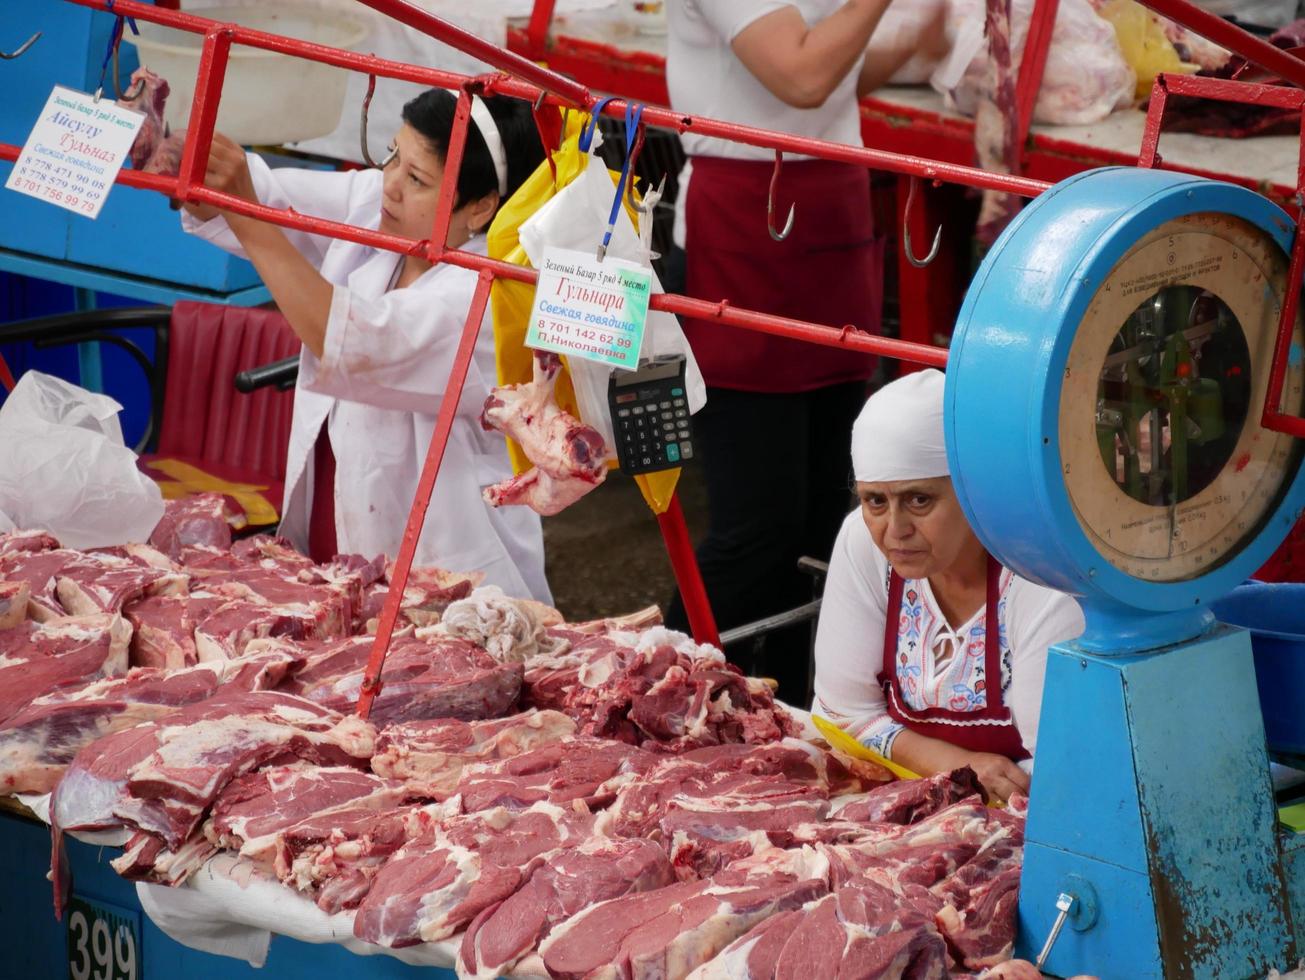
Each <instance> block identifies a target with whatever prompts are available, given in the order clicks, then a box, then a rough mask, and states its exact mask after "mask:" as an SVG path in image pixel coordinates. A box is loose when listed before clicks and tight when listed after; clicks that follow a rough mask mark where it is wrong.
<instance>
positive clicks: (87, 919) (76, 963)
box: [68, 895, 145, 980]
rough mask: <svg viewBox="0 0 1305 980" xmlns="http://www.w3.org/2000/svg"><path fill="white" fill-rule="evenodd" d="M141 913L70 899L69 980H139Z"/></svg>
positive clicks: (94, 902) (75, 897)
mask: <svg viewBox="0 0 1305 980" xmlns="http://www.w3.org/2000/svg"><path fill="white" fill-rule="evenodd" d="M140 915H141V914H140V911H139V910H134V911H133V910H132V909H124V908H121V907H120V906H117V905H110V904H109V903H108V902H99V901H96V900H94V899H90V898H83V897H81V896H76V895H75V896H73V899H72V901H71V902H70V903H69V905H68V978H69V980H141V978H142V977H143V976H144V975H145V974H144V969H143V967H142V965H141V963H142V960H141V945H140V924H141V923H140Z"/></svg>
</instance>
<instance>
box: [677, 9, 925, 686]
mask: <svg viewBox="0 0 1305 980" xmlns="http://www.w3.org/2000/svg"><path fill="white" fill-rule="evenodd" d="M888 4H889V0H669V2H668V3H667V18H668V34H669V36H668V51H667V69H666V70H667V83H668V86H669V90H670V99H671V105H672V106H673V107H674V108H675V110H676V111H677V112H682V113H685V114H687V115H701V116H707V117H710V118H714V119H721V120H725V121H727V122H735V123H743V124H746V125H751V126H760V127H763V128H766V129H773V130H779V131H782V132H786V133H792V134H795V135H799V136H808V137H814V138H818V139H823V140H829V141H832V142H836V143H844V144H851V145H857V146H859V145H860V144H861V124H860V113H859V111H858V108H857V97H858V95H859V94H861V93H864V92H867V91H869V90H870V89H872V88H874V87H876V86H877V85H879V84H881V83H882V82H883V81H885V80H886V79H887V78H888V77H889V76H890V75H891V74H892V72H893V71H895V70H896V69H897V68H898V67H899V66H900V65H901V64H902V63H904V62H905V61H906V60H907V59H908V58H909V57H910V56H911V54H912V53H914V51H915V50H916V48H917V46H918V45H919V44H920V43H923V41H922V38H921V37H911V36H906V35H902V36H899V43H898V46H897V47H896V48H893V47H892V46H891V45H888V46H886V49H878V48H877V49H876V56H875V57H874V58H867V57H866V46H867V43H868V42H869V40H870V37H871V35H872V33H873V32H874V30H875V27H876V25H877V24H878V22H879V19H880V17H881V16H882V14H883V12H884V11H885V10H886V9H887V8H888ZM922 30H923V28H922ZM941 33H942V32H941V31H938V32H937V34H938V36H939V37H941ZM906 34H907V35H909V32H906ZM925 40H928V39H925ZM682 141H683V145H684V149H685V152H686V153H687V154H688V155H689V158H690V162H691V163H692V168H693V176H692V180H691V181H689V183H688V187H687V191H686V190H685V189H684V188H683V187H682V188H681V196H682V198H683V199H684V211H685V215H684V216H685V245H684V258H685V292H686V293H687V294H688V295H690V296H693V297H696V298H699V299H703V300H707V301H710V302H719V301H720V300H723V299H724V300H729V301H730V303H731V304H733V305H734V306H739V307H744V308H747V309H752V310H759V311H761V312H763V313H771V314H775V315H777V316H786V317H791V318H794V319H799V320H807V321H811V322H815V323H822V324H827V325H829V326H833V327H843V326H844V325H847V324H850V325H852V326H854V327H855V328H856V329H858V330H863V331H866V332H870V333H878V332H879V326H880V306H881V293H882V284H883V242H882V239H877V238H876V236H875V229H874V223H873V221H872V218H871V207H870V183H869V176H868V173H867V171H866V170H865V168H863V167H858V166H854V165H851V164H844V163H834V162H830V161H827V160H814V159H810V158H804V157H803V156H801V155H800V154H787V155H786V156H785V161H784V165H783V171H782V173H781V174H780V177H779V180H778V185H777V188H776V201H775V208H776V213H775V215H774V220H773V225H774V230H775V231H780V230H781V229H782V228H783V227H784V224H785V217H786V215H787V214H788V210H789V207H790V205H793V206H794V207H795V215H796V217H795V220H794V224H793V227H792V229H791V231H790V233H789V235H788V236H787V238H785V239H784V240H783V241H775V240H774V239H772V237H771V235H770V234H769V233H768V232H767V228H766V220H767V219H766V203H767V197H768V194H769V191H770V183H771V175H772V172H773V168H774V163H775V154H774V151H773V150H767V149H764V148H761V147H755V146H748V145H746V144H743V143H737V142H724V141H721V140H718V139H712V138H708V137H705V136H698V135H695V134H694V133H693V131H692V129H690V130H689V131H688V132H686V133H685V134H684V136H683V137H682ZM683 325H684V332H685V334H686V336H687V337H688V339H689V342H690V344H691V345H692V346H693V351H694V355H695V356H696V358H697V360H698V364H699V366H700V367H701V368H702V372H703V376H704V378H705V379H706V382H707V385H708V398H707V405H706V407H705V408H704V409H703V410H702V411H701V412H699V413H698V414H697V415H695V416H694V442H695V445H696V449H697V453H698V455H699V457H700V458H701V461H702V466H703V468H704V471H705V477H706V483H707V497H708V521H707V523H708V527H707V535H706V538H705V539H704V540H703V541H702V542H701V543H700V545H699V547H698V563H699V567H700V568H701V569H702V574H703V579H704V582H705V584H706V587H707V593H708V597H709V598H710V600H711V604H712V610H713V612H714V613H715V615H716V620H717V625H718V626H720V627H721V628H722V629H728V628H730V627H732V626H736V625H739V624H740V623H744V622H747V621H750V620H753V619H758V618H761V617H763V616H766V615H769V614H771V613H775V612H779V611H782V610H784V609H789V608H792V607H793V606H795V605H798V604H800V603H801V602H802V601H804V599H805V598H808V597H809V594H810V585H809V583H808V582H807V581H806V580H805V578H804V577H803V576H802V575H801V573H799V572H798V570H797V560H798V558H799V557H801V556H802V555H814V556H818V557H824V556H826V555H828V554H829V548H830V546H831V545H832V544H833V541H834V536H835V534H836V533H837V530H838V524H839V521H840V520H841V519H842V516H843V514H844V513H845V512H846V510H847V505H848V494H847V467H846V460H845V458H844V457H843V454H842V452H841V451H840V449H839V448H838V447H841V446H845V445H846V440H847V436H848V433H849V431H850V430H851V425H852V419H853V418H854V417H855V416H856V413H857V411H858V409H859V408H860V407H861V404H862V403H863V402H864V401H865V391H866V382H867V380H868V379H869V378H870V376H871V374H872V373H873V372H874V368H875V358H874V357H873V356H870V355H866V354H859V353H851V352H848V351H845V350H835V349H833V348H828V347H821V346H817V345H815V344H808V343H803V342H801V341H796V340H790V339H787V338H782V337H775V336H770V335H767V334H762V333H757V332H755V331H748V330H741V329H737V328H733V327H727V326H723V325H721V324H720V323H718V322H716V321H713V320H710V319H707V320H694V319H686V320H684V324H683ZM667 620H668V622H669V623H670V624H672V625H675V626H677V627H680V628H683V627H685V626H686V625H687V619H686V617H685V614H684V610H683V607H682V605H681V604H680V602H679V600H678V598H677V599H676V600H675V601H673V602H672V604H671V607H670V609H669V610H668V614H667ZM765 646H766V648H765V651H764V654H763V657H762V660H761V661H760V662H757V663H752V664H748V665H747V666H749V667H750V668H751V669H752V670H754V671H757V672H761V673H765V674H768V675H769V676H772V677H775V678H776V679H778V680H779V682H780V694H781V696H782V697H785V698H787V699H789V700H797V699H805V698H806V696H807V694H806V676H807V672H806V646H807V643H806V640H805V638H804V637H803V635H802V633H801V631H800V630H791V629H790V630H785V631H781V632H780V633H777V634H772V635H770V636H767V637H766V641H765ZM735 655H736V656H737V653H736V654H735Z"/></svg>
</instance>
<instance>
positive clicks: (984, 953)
mask: <svg viewBox="0 0 1305 980" xmlns="http://www.w3.org/2000/svg"><path fill="white" fill-rule="evenodd" d="M1023 856H1024V838H1023V833H1022V831H1021V830H1020V829H1017V828H1015V827H1012V826H1011V825H1009V824H1008V825H1005V826H1003V827H1002V830H1001V832H999V833H997V834H995V835H994V836H993V838H992V839H990V840H989V841H987V842H986V843H985V844H984V845H983V847H982V848H980V850H979V852H978V853H977V854H975V855H974V857H972V858H971V859H970V860H969V861H967V862H966V863H965V864H963V865H961V866H960V867H959V868H957V869H956V871H955V873H953V874H952V875H951V876H949V877H948V878H947V879H946V880H945V881H943V882H942V883H941V884H940V885H937V886H935V887H934V888H933V889H932V890H933V892H934V893H935V894H936V895H938V896H939V897H940V898H941V899H942V900H943V902H944V905H943V908H942V909H941V911H939V912H938V914H937V921H938V927H939V928H940V929H941V930H942V933H943V935H944V936H945V937H946V939H947V945H948V946H949V947H950V948H951V950H952V954H953V955H954V956H955V957H956V959H957V960H958V961H959V962H960V963H962V964H963V965H964V966H966V967H968V968H969V969H971V970H977V969H980V968H982V967H985V966H996V965H997V964H998V963H1001V962H1004V961H1005V960H1008V959H1010V957H1011V952H1012V950H1013V949H1014V946H1015V932H1016V928H1017V924H1016V914H1017V912H1018V904H1019V889H1020V866H1021V864H1022V863H1023Z"/></svg>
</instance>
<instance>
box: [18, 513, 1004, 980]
mask: <svg viewBox="0 0 1305 980" xmlns="http://www.w3.org/2000/svg"><path fill="white" fill-rule="evenodd" d="M225 519H226V518H225V512H224V509H223V506H222V501H221V498H199V499H197V500H193V501H191V502H188V503H186V504H182V505H176V504H173V505H169V511H168V515H167V517H166V518H165V520H164V522H162V523H161V525H160V529H159V531H158V532H156V535H155V539H154V540H155V544H153V545H125V546H123V547H121V548H114V549H108V550H104V551H98V552H77V551H71V550H68V549H62V548H60V547H59V546H58V543H57V542H56V541H54V540H53V539H51V538H50V537H49V536H47V535H44V534H40V533H34V532H19V533H14V534H10V535H6V536H3V537H0V672H3V673H4V678H3V680H4V681H5V683H3V684H0V778H2V779H3V781H4V786H5V788H6V790H7V791H8V792H26V793H39V792H42V791H48V790H52V791H53V792H52V795H51V799H50V817H51V823H52V831H53V836H54V843H55V848H54V868H53V871H54V875H53V877H54V880H55V882H56V887H55V892H56V905H58V903H59V901H60V900H61V898H62V896H63V894H64V890H65V889H66V887H67V881H66V876H65V875H64V874H63V870H64V869H63V866H62V861H61V859H60V846H61V841H62V835H63V834H64V833H65V832H86V831H97V830H116V831H118V832H119V833H120V835H121V836H122V837H123V839H125V841H126V843H125V846H124V849H123V852H122V854H121V856H119V857H118V858H117V859H116V860H115V861H114V862H113V865H114V867H115V868H116V869H117V870H118V872H119V873H120V874H122V875H124V876H126V877H128V878H132V879H136V880H142V881H150V882H156V883H162V884H167V885H181V884H183V883H184V882H186V881H187V879H188V878H189V877H190V876H191V875H193V874H195V872H196V871H198V870H199V869H200V868H201V867H203V866H204V864H205V863H206V862H207V861H208V860H209V859H210V858H212V857H214V856H215V855H217V854H219V852H227V853H228V854H231V855H236V856H238V859H239V861H240V862H241V866H242V867H244V868H246V869H247V873H248V874H251V875H260V876H265V877H266V878H267V879H270V880H274V881H278V882H280V883H282V884H283V885H284V887H285V888H287V889H288V890H291V891H293V892H295V893H297V894H298V895H300V896H303V898H304V899H305V900H310V901H312V902H315V903H316V904H317V905H318V906H319V907H320V908H321V909H322V910H324V911H325V912H327V913H330V914H332V915H333V916H336V917H337V919H338V918H339V917H344V920H343V923H344V924H343V926H342V927H343V928H344V929H346V930H347V929H348V928H350V924H351V927H352V930H353V932H354V934H355V935H356V936H357V937H358V938H360V939H362V940H365V941H367V942H371V943H375V944H378V945H381V946H386V947H392V948H397V947H403V946H411V945H416V944H419V943H429V942H436V941H440V940H448V939H453V940H454V941H455V943H456V944H457V949H458V958H457V969H458V971H459V974H460V975H461V976H463V977H483V978H492V977H496V976H500V975H504V974H509V973H511V974H514V975H528V976H537V977H543V976H552V977H648V978H652V977H672V978H679V977H686V976H690V975H693V976H695V977H699V978H709V977H789V976H797V975H798V974H799V972H800V973H801V975H802V976H803V978H804V980H805V977H807V976H811V975H818V976H830V977H844V978H848V980H851V978H853V977H857V978H862V977H864V978H869V977H900V976H908V977H948V976H967V975H970V974H972V973H977V972H978V971H981V970H983V969H985V968H988V967H995V966H997V965H999V964H1006V963H1007V961H1009V960H1010V957H1011V950H1012V944H1013V939H1014V934H1015V909H1016V896H1017V889H1018V883H1019V869H1020V858H1021V851H1022V840H1023V817H1022V815H1021V813H1020V812H1019V810H1018V808H1012V809H1010V810H1006V811H1001V810H993V809H989V808H987V807H985V806H983V805H982V802H981V800H980V797H979V789H978V785H977V782H976V781H975V779H974V776H973V774H972V773H971V772H970V771H969V770H968V769H962V770H958V771H957V772H955V773H950V774H944V775H940V776H936V777H932V778H930V779H927V780H918V781H914V782H909V783H900V782H899V783H893V782H889V781H888V780H889V778H890V777H889V775H888V774H887V773H886V772H885V771H883V770H881V769H880V768H879V767H877V766H873V765H870V764H867V763H863V762H856V761H854V760H851V759H848V758H846V757H842V756H838V755H836V754H833V753H830V752H829V751H827V750H825V749H823V748H820V747H817V746H815V745H813V744H811V743H808V742H804V741H801V740H799V739H797V738H795V737H794V735H795V734H796V733H797V731H798V726H797V725H796V723H795V721H794V720H793V718H792V717H791V716H790V715H789V714H788V713H787V712H785V711H784V710H783V709H782V708H781V707H779V706H777V705H776V704H775V702H774V700H773V698H772V697H771V695H770V692H769V689H768V688H767V687H766V686H765V685H764V684H761V683H759V682H757V681H755V680H752V679H749V678H745V677H743V676H742V675H741V674H740V673H739V672H738V671H737V670H735V669H734V668H733V667H731V666H729V665H728V664H726V663H725V662H724V660H723V658H722V657H721V655H720V654H719V652H718V651H716V650H715V649H714V648H711V647H702V646H698V645H696V644H694V643H693V642H692V641H690V640H688V639H687V638H685V637H683V636H682V635H680V634H677V633H673V632H671V631H668V630H665V629H663V628H661V627H660V626H658V625H656V624H655V622H650V621H651V620H652V619H653V617H652V616H649V615H643V616H636V617H630V618H627V619H617V620H605V621H599V622H593V623H586V624H566V623H563V622H562V621H561V617H560V616H559V615H558V614H557V613H556V611H554V610H551V609H548V608H547V607H543V606H540V605H539V604H537V603H530V602H521V601H517V600H512V599H509V598H507V597H505V596H503V595H502V594H501V593H495V592H493V591H490V590H476V589H474V586H475V584H476V582H475V580H474V577H473V576H459V575H454V574H451V573H447V572H441V571H438V570H434V569H425V570H420V571H418V572H414V575H413V578H412V580H411V581H410V583H409V585H408V588H407V589H406V590H405V593H404V597H403V603H402V609H403V620H402V623H403V628H402V629H401V630H400V631H398V632H397V633H396V636H395V639H394V642H393V644H392V647H391V650H390V653H389V657H388V659H387V662H386V669H385V673H384V677H383V680H384V686H383V688H382V689H381V691H380V693H379V695H378V697H377V699H376V702H375V705H374V708H373V712H372V715H371V717H370V719H369V720H367V721H363V720H361V719H359V718H357V717H356V715H354V714H353V706H354V703H355V701H356V699H357V695H358V691H359V687H360V685H361V680H362V674H363V669H364V666H365V663H366V660H367V657H368V654H369V653H370V648H371V638H370V637H369V636H367V635H366V633H365V631H366V629H367V624H368V622H369V621H372V620H374V618H375V616H376V614H377V612H378V610H379V607H380V604H381V602H382V601H383V600H384V597H385V595H386V593H387V590H388V585H387V580H386V572H385V565H384V562H383V561H380V560H376V561H364V560H362V559H358V558H352V557H349V556H340V557H338V558H337V559H336V560H335V561H334V562H332V563H331V564H330V565H324V566H322V565H314V564H313V563H312V562H310V561H309V560H308V559H306V558H304V557H303V556H301V555H298V554H296V553H294V552H293V551H291V550H290V549H288V548H287V547H285V545H284V544H283V543H280V542H277V541H276V540H274V539H270V538H250V539H246V540H243V541H239V542H236V543H235V544H232V543H231V541H230V532H229V528H227V527H226V526H225ZM473 590H474V591H473ZM459 937H460V938H459ZM1013 968H1014V966H1013V965H1012V964H1007V965H1006V966H1004V967H1003V969H1013ZM813 970H814V973H813Z"/></svg>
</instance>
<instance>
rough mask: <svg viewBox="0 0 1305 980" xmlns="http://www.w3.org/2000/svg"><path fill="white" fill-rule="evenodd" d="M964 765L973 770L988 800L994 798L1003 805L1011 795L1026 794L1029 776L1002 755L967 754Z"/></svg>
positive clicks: (986, 753) (987, 753) (988, 753)
mask: <svg viewBox="0 0 1305 980" xmlns="http://www.w3.org/2000/svg"><path fill="white" fill-rule="evenodd" d="M966 754H967V755H968V756H969V758H968V759H967V760H966V763H965V764H966V765H968V766H969V767H970V768H971V769H973V770H974V774H975V775H976V776H978V777H979V782H980V783H982V784H983V788H984V790H986V791H987V793H988V796H989V798H994V797H995V798H996V799H999V800H1001V801H1002V802H1003V803H1004V802H1005V801H1006V800H1009V799H1010V797H1011V794H1012V793H1028V791H1029V774H1028V773H1026V772H1025V771H1024V770H1023V769H1021V768H1020V767H1019V766H1017V765H1016V764H1015V763H1013V762H1011V761H1010V759H1008V758H1006V757H1005V756H1004V755H994V754H992V753H991V752H969V753H966Z"/></svg>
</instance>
